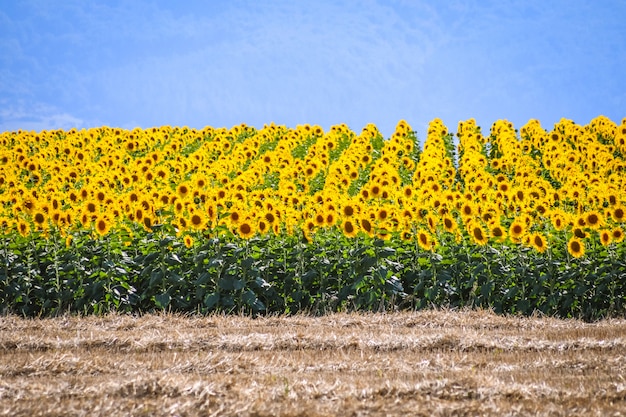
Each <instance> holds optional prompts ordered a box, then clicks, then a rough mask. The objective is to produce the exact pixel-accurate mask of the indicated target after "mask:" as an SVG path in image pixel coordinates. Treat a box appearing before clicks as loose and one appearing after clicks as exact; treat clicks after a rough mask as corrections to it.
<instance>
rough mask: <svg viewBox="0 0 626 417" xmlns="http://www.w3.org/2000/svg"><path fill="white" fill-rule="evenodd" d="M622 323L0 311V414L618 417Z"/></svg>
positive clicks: (625, 348) (623, 403)
mask: <svg viewBox="0 0 626 417" xmlns="http://www.w3.org/2000/svg"><path fill="white" fill-rule="evenodd" d="M625 375H626V321H625V320H617V319H611V320H603V321H598V322H594V323H585V322H582V321H576V320H559V319H554V318H547V317H525V318H522V317H506V316H501V315H495V314H492V313H491V312H487V311H475V310H474V311H470V310H463V311H449V310H440V311H435V310H429V311H421V312H413V313H412V312H404V313H388V314H382V313H379V314H343V313H341V314H339V313H338V314H329V315H326V316H322V317H311V316H303V315H295V316H290V317H288V316H269V317H260V318H256V319H254V318H250V317H244V316H237V315H212V316H182V315H171V314H157V315H145V316H132V315H120V314H112V315H107V316H100V317H98V316H89V317H83V318H77V317H74V316H64V317H56V318H47V319H22V318H18V317H16V316H5V317H2V318H0V414H1V415H6V416H29V417H30V416H40V415H47V416H50V415H53V416H54V415H63V416H68V415H77V416H78V415H89V416H115V415H125V416H126V415H134V416H140V415H146V416H147V415H150V416H160V415H162V416H199V415H203V416H205V415H206V416H210V415H216V416H217V415H241V416H275V415H280V416H326V415H341V416H370V415H424V416H433V415H494V416H496V415H497V416H505V415H533V416H535V415H545V416H570V415H585V416H593V415H597V416H618V415H626V379H625Z"/></svg>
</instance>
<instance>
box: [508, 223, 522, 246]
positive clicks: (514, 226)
mask: <svg viewBox="0 0 626 417" xmlns="http://www.w3.org/2000/svg"><path fill="white" fill-rule="evenodd" d="M525 233H526V224H525V223H524V222H522V221H519V220H515V221H514V222H513V223H511V226H510V227H509V236H511V239H512V240H513V241H514V242H519V241H521V239H522V238H523V236H524V234H525Z"/></svg>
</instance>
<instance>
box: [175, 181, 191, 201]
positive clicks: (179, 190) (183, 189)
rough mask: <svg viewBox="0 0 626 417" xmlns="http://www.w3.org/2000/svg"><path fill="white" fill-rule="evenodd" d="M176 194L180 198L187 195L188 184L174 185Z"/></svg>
mask: <svg viewBox="0 0 626 417" xmlns="http://www.w3.org/2000/svg"><path fill="white" fill-rule="evenodd" d="M176 194H178V196H179V197H180V198H185V197H187V196H188V195H189V186H188V185H187V184H185V183H182V184H178V187H176Z"/></svg>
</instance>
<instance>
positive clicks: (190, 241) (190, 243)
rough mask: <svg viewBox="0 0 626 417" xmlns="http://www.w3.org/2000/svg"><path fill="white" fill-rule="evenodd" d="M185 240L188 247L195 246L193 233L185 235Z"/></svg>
mask: <svg viewBox="0 0 626 417" xmlns="http://www.w3.org/2000/svg"><path fill="white" fill-rule="evenodd" d="M183 241H184V242H185V246H186V247H187V248H191V247H192V246H193V243H194V241H193V237H192V236H191V235H185V238H184V239H183Z"/></svg>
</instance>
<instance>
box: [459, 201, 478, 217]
mask: <svg viewBox="0 0 626 417" xmlns="http://www.w3.org/2000/svg"><path fill="white" fill-rule="evenodd" d="M475 213H476V209H475V207H474V205H473V204H472V203H471V202H469V201H468V202H466V203H465V204H463V206H461V215H462V216H463V217H465V218H470V217H472V216H473V215H474V214H475Z"/></svg>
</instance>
